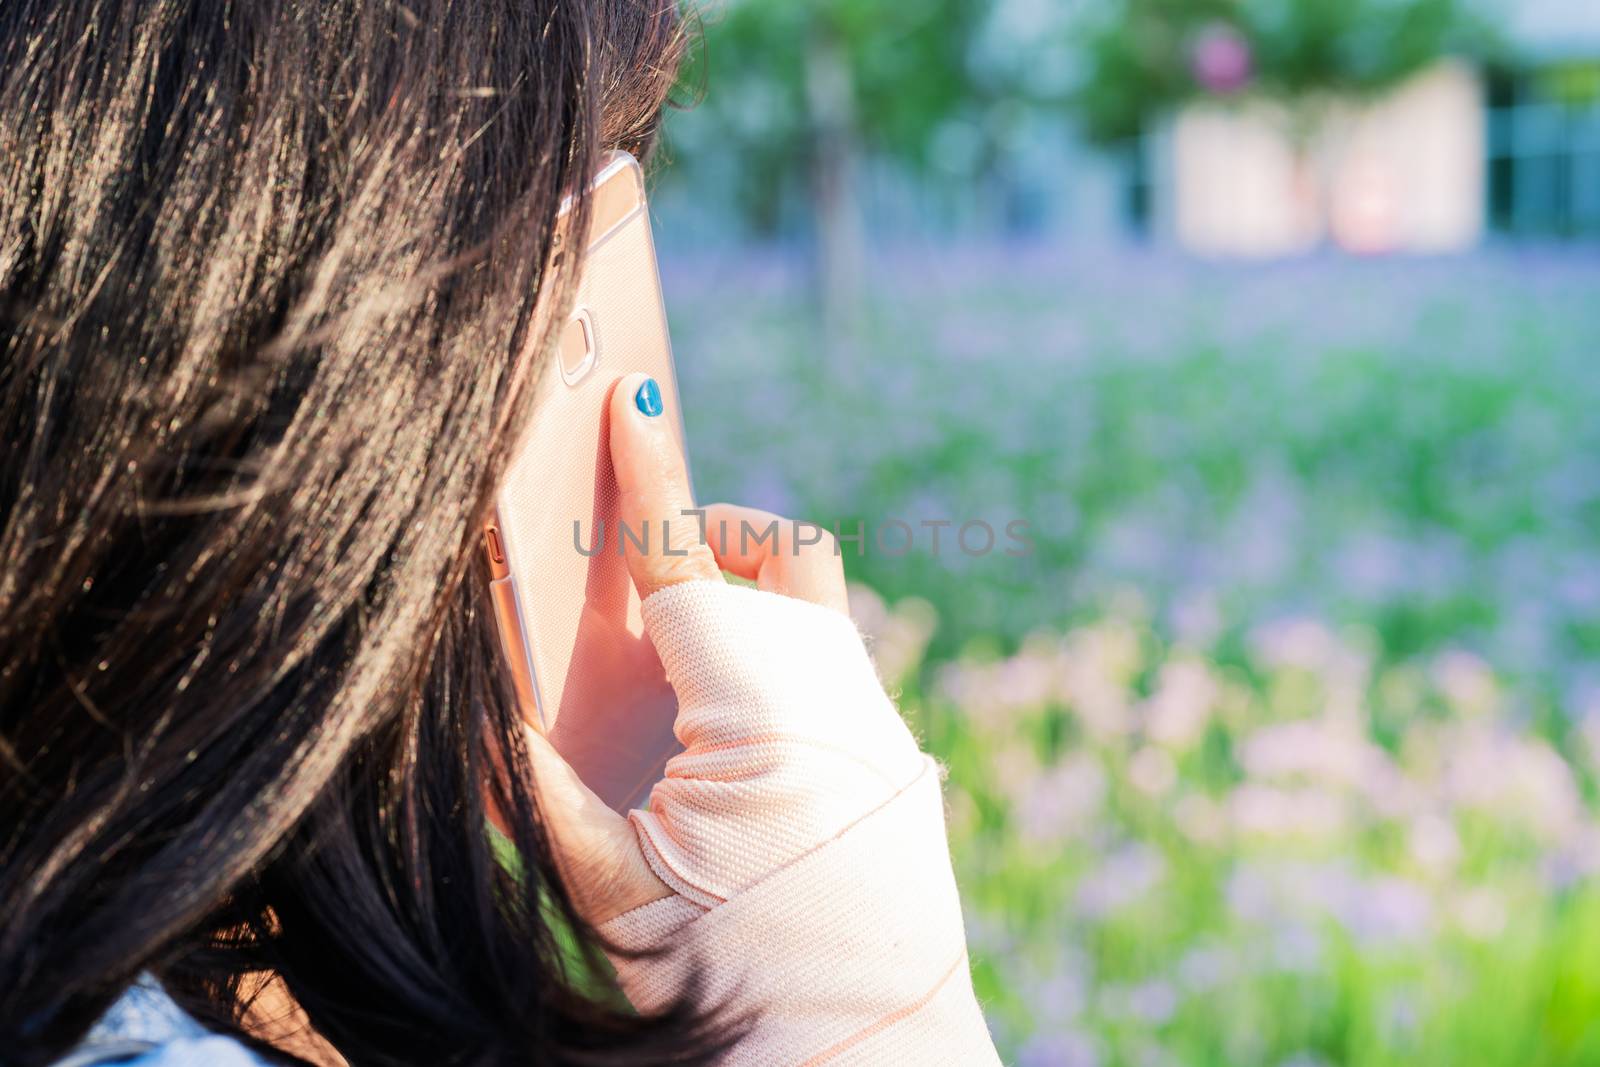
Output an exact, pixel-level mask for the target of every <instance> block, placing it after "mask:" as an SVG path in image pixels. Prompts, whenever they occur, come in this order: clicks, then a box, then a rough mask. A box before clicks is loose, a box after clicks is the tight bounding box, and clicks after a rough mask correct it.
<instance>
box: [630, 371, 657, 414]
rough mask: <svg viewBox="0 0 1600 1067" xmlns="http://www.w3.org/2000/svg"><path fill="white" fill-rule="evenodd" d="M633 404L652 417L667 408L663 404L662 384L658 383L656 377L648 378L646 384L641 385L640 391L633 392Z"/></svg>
mask: <svg viewBox="0 0 1600 1067" xmlns="http://www.w3.org/2000/svg"><path fill="white" fill-rule="evenodd" d="M633 404H634V406H635V407H637V408H638V409H639V410H640V411H642V412H644V413H645V414H646V415H650V416H652V417H654V416H656V415H659V414H661V412H662V411H663V410H665V409H664V408H663V407H662V406H661V386H659V385H657V384H656V380H655V379H654V378H646V379H645V380H644V384H643V385H641V386H639V391H638V392H637V393H634V394H633Z"/></svg>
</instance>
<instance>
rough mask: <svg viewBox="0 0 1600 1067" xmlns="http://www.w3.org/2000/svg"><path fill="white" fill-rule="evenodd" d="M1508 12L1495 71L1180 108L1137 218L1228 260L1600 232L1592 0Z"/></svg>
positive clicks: (1156, 140)
mask: <svg viewBox="0 0 1600 1067" xmlns="http://www.w3.org/2000/svg"><path fill="white" fill-rule="evenodd" d="M1505 15H1506V18H1507V23H1508V31H1509V33H1510V36H1511V41H1512V43H1513V46H1514V50H1513V53H1512V54H1513V55H1514V57H1515V59H1514V62H1513V63H1512V64H1511V65H1509V66H1507V67H1505V68H1503V69H1496V70H1491V71H1488V72H1482V71H1479V70H1477V69H1475V68H1474V67H1471V66H1468V65H1467V64H1464V63H1460V62H1453V61H1452V62H1446V63H1441V64H1439V65H1437V66H1435V67H1433V68H1431V69H1428V70H1426V71H1423V72H1422V73H1421V74H1419V75H1417V76H1416V77H1414V78H1413V79H1411V80H1410V81H1408V82H1407V83H1405V84H1404V85H1402V86H1400V87H1398V88H1397V89H1395V90H1393V91H1392V92H1390V93H1389V94H1387V95H1385V96H1384V97H1382V98H1381V99H1377V100H1369V101H1354V100H1351V101H1324V102H1320V103H1317V104H1313V105H1308V106H1305V107H1302V108H1299V109H1289V108H1286V107H1281V106H1275V105H1271V104H1268V103H1263V102H1259V101H1258V102H1251V103H1241V104H1233V103H1227V102H1220V101H1219V102H1200V103H1195V104H1192V105H1190V106H1188V107H1186V108H1184V109H1182V110H1181V111H1180V112H1179V113H1178V114H1177V115H1175V116H1173V117H1172V118H1171V119H1170V120H1169V121H1167V122H1166V123H1164V124H1163V125H1162V126H1160V127H1159V128H1158V129H1156V130H1154V131H1153V132H1152V133H1151V135H1150V136H1149V137H1148V138H1147V139H1146V144H1145V145H1144V147H1143V151H1142V153H1141V158H1140V159H1139V161H1138V166H1137V168H1136V170H1137V173H1136V174H1135V176H1134V179H1133V183H1132V184H1133V188H1132V192H1131V195H1130V203H1131V206H1132V208H1133V211H1134V214H1135V216H1136V217H1137V218H1138V221H1139V223H1140V224H1141V226H1142V227H1143V228H1145V229H1146V230H1147V232H1150V233H1153V234H1154V235H1156V236H1157V237H1158V238H1161V239H1165V240H1170V241H1171V242H1173V243H1175V244H1177V245H1179V246H1181V247H1183V248H1186V249H1188V250H1190V251H1194V252H1197V253H1200V254H1203V255H1215V256H1224V257H1275V256H1284V255H1294V254H1298V253H1302V252H1306V251H1309V250H1311V249H1313V248H1317V247H1321V246H1323V245H1324V244H1332V245H1335V246H1337V247H1340V248H1344V249H1346V250H1349V251H1353V252H1357V253H1364V254H1378V253H1389V252H1395V253H1419V254H1429V253H1445V252H1453V251H1460V250H1464V249H1467V248H1470V247H1472V246H1474V245H1476V244H1478V243H1479V242H1480V241H1482V240H1483V239H1484V237H1485V235H1486V234H1487V233H1489V232H1491V230H1496V231H1501V232H1506V233H1510V234H1513V235H1519V236H1600V0H1519V2H1518V3H1516V4H1514V5H1508V10H1507V11H1506V12H1505Z"/></svg>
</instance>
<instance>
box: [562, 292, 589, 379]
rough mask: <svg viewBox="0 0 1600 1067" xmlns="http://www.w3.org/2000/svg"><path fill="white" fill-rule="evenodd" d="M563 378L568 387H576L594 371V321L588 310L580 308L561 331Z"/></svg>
mask: <svg viewBox="0 0 1600 1067" xmlns="http://www.w3.org/2000/svg"><path fill="white" fill-rule="evenodd" d="M559 348H560V359H561V377H562V379H564V380H565V381H566V383H567V384H568V385H576V384H577V383H578V382H579V381H580V380H581V379H582V378H583V377H584V376H585V375H587V374H588V373H589V371H591V370H592V369H594V362H595V347H594V320H592V319H591V318H590V317H589V309H588V308H579V309H578V310H577V312H576V313H575V314H574V315H573V316H572V318H570V319H568V320H567V325H566V326H565V327H564V328H563V329H562V331H561V344H560V346H559Z"/></svg>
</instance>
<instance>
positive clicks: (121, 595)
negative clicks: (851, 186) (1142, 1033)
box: [0, 0, 994, 1067]
mask: <svg viewBox="0 0 1600 1067" xmlns="http://www.w3.org/2000/svg"><path fill="white" fill-rule="evenodd" d="M665 3H666V0H589V2H572V0H407V2H404V3H402V2H398V0H323V2H319V3H314V4H313V3H303V2H297V0H250V2H249V3H238V2H229V0H9V2H7V3H5V4H3V5H0V341H3V344H4V357H3V362H0V435H3V441H4V446H5V451H4V458H3V461H0V917H3V918H0V1061H3V1062H4V1063H7V1064H12V1063H15V1064H20V1065H30V1067H31V1065H37V1064H47V1063H56V1062H74V1063H88V1062H113V1061H115V1062H136V1063H141V1064H190V1063H206V1064H227V1063H257V1062H279V1061H289V1062H294V1061H297V1060H309V1061H312V1062H319V1063H339V1062H348V1063H351V1064H441V1063H473V1064H478V1063H483V1064H500V1063H535V1062H537V1063H585V1064H599V1063H614V1064H623V1063H659V1062H684V1063H690V1062H703V1061H707V1060H712V1059H725V1060H727V1061H729V1062H750V1063H758V1062H759V1063H790V1062H795V1063H798V1062H806V1061H808V1060H809V1061H816V1062H823V1061H830V1060H831V1061H838V1062H846V1061H848V1062H899V1061H901V1060H902V1059H904V1060H907V1061H915V1062H961V1063H968V1062H985V1061H992V1060H993V1058H994V1053H993V1049H992V1046H991V1045H990V1043H989V1041H988V1037H987V1034H986V1033H985V1031H984V1029H983V1023H982V1019H981V1016H980V1015H979V1013H978V1011H977V1008H976V1005H975V1002H974V1000H973V997H972V991H971V985H970V981H969V980H968V977H967V967H966V962H965V948H964V941H963V937H962V933H961V925H960V913H959V905H958V902H957V900H956V897H955V890H954V883H953V880H952V878H951V875H950V868H949V860H948V857H947V854H946V849H945V843H944V834H943V825H942V818H941V813H940V803H939V793H938V783H937V775H936V773H935V772H934V770H933V769H931V768H932V764H931V761H929V760H928V759H927V757H925V756H923V755H922V754H921V753H920V752H918V751H917V749H916V746H915V743H914V742H913V741H912V739H911V738H910V735H909V734H908V733H907V731H906V730H905V727H904V725H903V724H902V723H901V722H900V720H899V717H898V716H897V715H896V713H895V712H894V709H893V708H892V706H891V705H890V704H889V703H888V701H887V699H886V698H885V697H884V695H883V693H882V690H881V689H880V688H879V687H878V686H877V683H876V682H875V681H874V679H873V676H872V671H871V666H870V663H869V661H868V660H867V658H866V655H865V652H864V650H863V649H862V647H861V642H860V639H859V636H858V635H857V633H856V631H855V629H854V627H853V626H852V625H851V624H850V623H849V621H848V619H847V618H846V617H845V616H844V615H843V614H842V609H843V581H842V574H841V572H840V568H839V562H838V558H837V556H836V555H835V554H834V553H833V552H832V551H830V550H829V548H827V547H824V546H814V547H810V548H806V549H804V550H800V549H799V547H798V546H797V545H795V544H794V543H793V542H794V538H792V537H791V538H790V541H789V543H788V544H786V545H779V546H774V547H773V548H772V549H768V550H767V551H765V552H763V551H762V550H761V549H760V548H759V547H758V548H756V549H754V550H752V551H749V552H746V551H742V550H741V546H738V545H733V544H726V543H722V542H721V541H719V539H718V538H717V537H715V536H713V537H712V538H711V541H712V542H715V543H713V544H695V545H690V546H686V549H687V551H686V554H685V555H682V556H679V555H670V556H669V555H666V554H657V555H653V556H650V555H639V554H635V555H634V556H632V557H630V559H629V565H630V569H631V572H632V574H633V577H634V579H635V581H636V583H637V584H638V585H639V588H640V592H641V594H643V595H644V596H646V597H647V600H646V607H645V611H646V622H647V626H648V627H649V630H650V633H651V636H652V638H653V640H654V641H655V644H656V646H657V649H658V651H660V653H661V655H662V658H663V662H664V663H665V664H666V666H667V668H668V672H669V677H670V680H671V681H672V682H673V684H674V686H675V687H676V688H677V690H678V694H679V702H680V708H681V710H680V719H679V723H678V729H679V733H680V736H683V737H684V738H685V741H686V744H687V746H688V752H687V753H686V754H685V756H684V757H683V758H682V761H681V762H680V763H679V764H678V765H676V768H675V770H674V773H673V776H672V777H670V778H669V779H668V781H667V782H666V783H664V784H663V785H662V786H660V787H658V788H657V791H656V794H655V795H654V796H653V798H652V805H651V811H650V813H649V814H648V815H647V814H645V813H642V812H635V813H633V817H632V819H631V820H623V819H621V818H620V817H617V816H614V815H612V814H611V813H610V812H609V811H607V810H605V809H604V807H603V806H602V805H600V804H599V803H598V802H597V801H596V800H595V798H594V797H593V796H592V794H589V793H588V792H587V791H586V790H585V789H584V788H583V787H582V785H581V784H580V783H578V782H577V781H576V778H575V776H574V775H572V774H571V772H570V771H569V770H568V769H567V768H566V767H565V765H564V764H562V763H561V762H560V759H559V757H557V756H556V755H555V754H554V752H553V750H551V749H550V748H549V746H548V745H547V744H545V743H544V741H543V739H542V738H541V737H540V736H539V735H538V734H536V733H534V732H533V731H531V730H529V729H528V728H527V727H526V726H525V725H524V723H523V721H522V718H521V716H520V714H519V710H518V708H517V706H516V703H515V700H514V697H513V694H512V688H511V686H510V683H509V680H508V677H507V674H506V671H505V669H504V665H503V664H502V663H501V662H500V659H499V657H498V654H497V651H498V646H497V644H496V636H495V633H494V630H493V620H492V617H491V615H490V613H488V612H486V611H485V609H484V605H485V600H484V583H485V581H486V574H485V571H484V564H483V561H482V560H481V559H480V558H479V554H478V552H477V545H478V542H477V538H476V536H475V535H476V531H477V530H479V529H481V523H482V520H483V517H484V516H485V514H486V513H487V510H488V507H489V501H490V499H491V496H492V493H493V491H494V488H495V485H496V483H497V479H498V477H499V476H500V473H501V471H502V469H503V467H504V465H505V458H506V457H505V453H506V450H507V447H508V446H509V445H510V444H511V443H512V441H513V439H514V438H515V436H516V431H517V428H518V427H520V426H521V425H524V424H525V421H526V420H527V419H529V418H537V417H538V414H537V411H536V410H534V397H535V392H536V389H535V386H536V384H537V382H538V381H539V379H540V375H541V373H542V369H543V366H544V364H545V362H546V360H545V354H546V353H547V352H548V351H549V348H550V341H551V324H552V323H553V322H557V321H559V320H560V317H561V315H562V314H563V313H564V311H565V307H566V302H567V294H568V292H569V289H570V286H571V284H572V281H573V278H574V268H575V266H576V264H575V263H574V262H572V261H571V260H570V259H564V258H563V256H562V254H561V251H560V249H559V247H558V245H559V240H558V238H557V217H558V209H559V205H560V201H561V198H562V196H563V195H564V194H565V193H567V192H569V191H581V190H582V189H583V188H584V187H585V183H586V180H587V178H588V176H589V175H590V174H592V173H593V172H594V170H595V168H596V166H597V164H598V161H599V160H600V159H601V158H602V154H603V152H604V151H605V150H607V149H610V148H616V147H620V148H625V149H628V150H630V151H633V152H634V153H635V154H643V153H644V152H645V151H646V150H647V149H648V147H649V145H650V142H651V140H652V138H653V135H654V131H655V126H656V122H657V118H658V112H659V110H660V108H661V106H662V103H663V101H664V99H665V97H666V95H667V92H668V89H669V86H670V84H671V82H672V80H673V78H674V76H675V70H676V64H677V60H678V54H679V50H680V43H681V39H680V37H679V33H678V29H677V25H676V21H675V18H674V15H673V12H672V11H671V9H670V7H666V6H662V5H663V4H665ZM583 210H584V208H583V206H582V205H581V204H580V207H579V214H580V217H581V215H582V212H583ZM580 232H581V231H580ZM641 389H644V383H642V382H639V381H632V380H628V381H623V382H621V383H619V385H618V387H617V388H616V389H615V390H614V392H613V394H612V401H611V402H612V404H613V410H612V412H611V424H612V426H613V439H612V442H611V443H612V452H613V459H614V461H615V464H616V466H617V470H618V479H619V483H620V484H621V486H622V488H623V491H624V501H625V505H624V506H625V514H624V516H623V517H624V519H626V520H630V521H632V522H634V523H640V522H644V521H650V520H652V519H659V518H660V517H665V516H668V515H672V514H676V512H677V511H678V510H679V509H681V508H682V507H685V506H687V505H688V504H689V503H690V499H689V495H688V486H687V479H686V478H685V477H684V475H683V466H682V460H681V457H679V456H678V455H677V454H676V452H675V451H674V450H673V447H672V445H671V438H670V435H667V434H666V433H665V431H664V430H663V429H662V426H663V421H662V420H661V419H659V418H658V417H657V416H656V415H655V414H652V412H656V411H658V409H657V408H654V407H652V406H651V405H648V404H636V403H634V402H633V401H634V398H635V396H636V395H637V394H638V393H639V391H640V390H641ZM645 392H646V393H648V392H649V391H648V390H647V389H646V390H645ZM744 515H745V513H744V512H742V511H740V510H739V509H734V508H728V509H722V510H720V511H718V512H715V513H714V518H717V519H738V518H740V517H742V516H744ZM678 525H679V527H680V528H681V527H682V526H683V525H684V524H682V523H679V524H678ZM796 552H798V554H796ZM723 569H727V570H730V571H733V572H735V573H738V574H742V575H744V576H745V577H748V578H753V579H756V580H757V582H758V585H760V586H761V589H758V590H757V589H748V588H740V587H735V586H731V585H727V584H725V583H724V582H723V580H722V570H723ZM491 811H492V812H494V813H495V821H496V822H497V823H498V824H499V825H500V826H501V827H502V828H503V831H504V833H503V836H502V837H501V838H500V840H501V842H502V845H501V846H498V847H497V845H496V838H495V834H494V833H493V832H492V831H491V830H490V829H489V828H488V823H487V816H488V813H489V812H491ZM602 950H604V951H606V952H609V953H610V955H611V957H612V959H613V960H614V962H615V964H616V968H617V975H618V978H620V983H621V988H622V989H623V990H624V991H625V992H626V993H627V996H628V998H629V999H630V1000H631V1001H632V1006H631V1007H630V1006H629V1005H627V1004H623V1003H621V1002H620V1001H619V1000H618V999H617V998H616V997H615V996H614V995H608V994H607V993H606V992H605V990H606V989H607V988H610V989H613V990H615V988H616V987H615V984H614V983H611V982H610V979H609V978H608V977H607V976H606V975H605V974H604V973H603V970H604V968H603V963H604V961H603V956H602Z"/></svg>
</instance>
